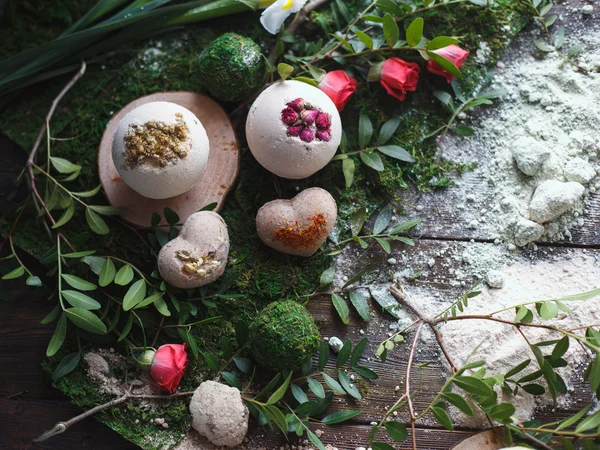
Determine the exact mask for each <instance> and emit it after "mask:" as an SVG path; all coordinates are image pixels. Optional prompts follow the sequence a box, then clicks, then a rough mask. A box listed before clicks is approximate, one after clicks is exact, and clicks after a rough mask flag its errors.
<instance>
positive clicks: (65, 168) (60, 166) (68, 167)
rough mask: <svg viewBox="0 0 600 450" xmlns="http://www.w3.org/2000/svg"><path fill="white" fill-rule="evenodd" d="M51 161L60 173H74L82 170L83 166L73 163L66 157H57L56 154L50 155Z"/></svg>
mask: <svg viewBox="0 0 600 450" xmlns="http://www.w3.org/2000/svg"><path fill="white" fill-rule="evenodd" d="M50 162H51V163H52V165H53V166H54V168H55V169H56V170H57V171H58V172H60V173H73V172H77V171H79V170H81V166H78V165H77V164H73V163H72V162H71V161H68V160H66V159H64V158H57V157H56V156H52V157H50Z"/></svg>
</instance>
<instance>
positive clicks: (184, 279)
mask: <svg viewBox="0 0 600 450" xmlns="http://www.w3.org/2000/svg"><path fill="white" fill-rule="evenodd" d="M228 255H229V234H228V233H227V225H226V224H225V221H224V220H223V218H222V217H221V216H220V215H218V214H217V213H216V212H212V211H201V212H197V213H195V214H192V215H191V216H190V217H189V218H188V220H186V221H185V224H183V228H182V229H181V232H180V233H179V236H177V237H176V238H175V239H173V240H172V241H170V242H168V243H167V244H166V245H165V246H163V248H161V249H160V253H159V254H158V271H159V272H160V275H161V276H162V277H163V278H164V279H165V281H166V282H167V283H169V284H170V285H172V286H175V287H178V288H182V289H192V288H197V287H200V286H204V285H205V284H209V283H212V282H213V281H215V280H216V279H217V278H219V277H220V276H221V275H223V272H224V271H225V266H226V265H227V257H228Z"/></svg>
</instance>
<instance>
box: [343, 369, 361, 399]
mask: <svg viewBox="0 0 600 450" xmlns="http://www.w3.org/2000/svg"><path fill="white" fill-rule="evenodd" d="M338 380H339V381H340V384H341V385H342V387H343V388H344V390H345V391H346V392H347V393H348V394H350V395H351V396H352V397H354V398H356V399H358V400H360V399H361V398H362V396H361V395H360V392H359V391H358V389H357V388H356V386H355V385H354V383H352V380H350V377H349V376H348V375H346V374H345V373H344V372H343V371H341V370H338Z"/></svg>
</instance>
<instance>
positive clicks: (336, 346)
mask: <svg viewBox="0 0 600 450" xmlns="http://www.w3.org/2000/svg"><path fill="white" fill-rule="evenodd" d="M329 346H330V347H331V350H332V351H333V352H334V353H338V352H339V351H340V350H341V349H342V347H343V346H344V343H343V342H342V340H341V339H340V338H339V337H336V336H332V337H331V338H329Z"/></svg>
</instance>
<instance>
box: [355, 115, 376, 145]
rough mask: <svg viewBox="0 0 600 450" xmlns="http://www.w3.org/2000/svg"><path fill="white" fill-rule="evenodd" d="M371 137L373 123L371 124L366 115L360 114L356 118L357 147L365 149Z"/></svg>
mask: <svg viewBox="0 0 600 450" xmlns="http://www.w3.org/2000/svg"><path fill="white" fill-rule="evenodd" d="M372 136H373V123H372V122H371V119H369V116H367V115H366V114H361V115H360V117H359V118H358V145H359V146H360V148H365V147H366V146H367V145H369V142H371V137H372ZM363 153H364V152H363ZM361 154H362V153H361Z"/></svg>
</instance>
